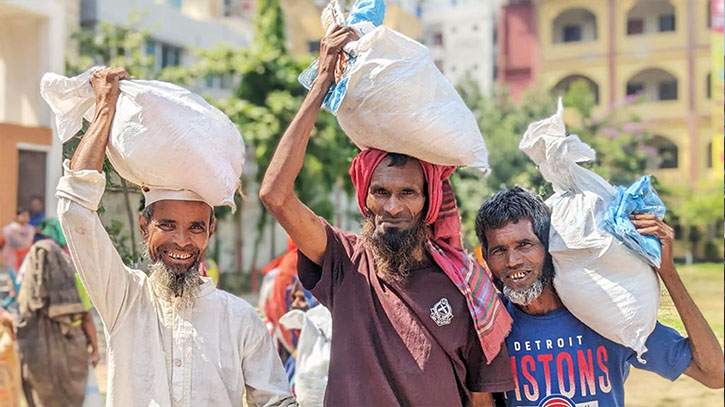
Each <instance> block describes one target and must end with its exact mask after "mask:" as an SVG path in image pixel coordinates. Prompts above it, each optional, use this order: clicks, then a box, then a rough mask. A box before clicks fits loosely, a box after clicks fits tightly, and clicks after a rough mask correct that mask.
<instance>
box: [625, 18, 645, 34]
mask: <svg viewBox="0 0 725 407" xmlns="http://www.w3.org/2000/svg"><path fill="white" fill-rule="evenodd" d="M642 33H644V20H642V19H641V18H637V19H631V20H627V35H635V34H642Z"/></svg>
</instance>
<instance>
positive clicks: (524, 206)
mask: <svg viewBox="0 0 725 407" xmlns="http://www.w3.org/2000/svg"><path fill="white" fill-rule="evenodd" d="M522 219H528V220H529V221H530V222H531V228H532V229H533V230H534V234H535V235H536V237H537V238H538V239H539V241H540V242H541V244H542V245H544V248H545V249H546V251H547V252H548V251H549V225H550V223H551V214H550V213H549V209H548V208H547V207H546V205H545V204H544V201H542V200H541V198H540V197H538V196H536V195H534V194H532V193H530V192H528V191H525V190H524V189H522V188H520V187H513V188H511V189H506V190H503V191H500V192H498V193H497V194H496V195H494V196H492V197H491V198H489V199H487V200H486V201H485V202H484V203H483V204H482V205H481V208H480V209H479V210H478V215H476V235H477V236H478V239H479V240H480V241H481V246H482V248H483V252H484V253H486V251H487V250H488V241H487V240H486V230H491V229H499V228H502V227H504V226H506V225H508V224H509V223H517V222H518V221H520V220H522Z"/></svg>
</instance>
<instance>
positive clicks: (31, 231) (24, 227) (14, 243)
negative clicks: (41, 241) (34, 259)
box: [2, 208, 35, 295]
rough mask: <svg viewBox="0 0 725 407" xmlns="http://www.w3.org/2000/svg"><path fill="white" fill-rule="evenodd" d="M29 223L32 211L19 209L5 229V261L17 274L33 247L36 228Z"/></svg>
mask: <svg viewBox="0 0 725 407" xmlns="http://www.w3.org/2000/svg"><path fill="white" fill-rule="evenodd" d="M29 221H30V211H28V210H27V209H22V208H21V209H18V211H17V213H16V216H15V219H14V220H13V221H12V222H10V223H9V224H8V225H7V226H5V227H4V228H3V240H4V241H5V244H4V245H3V249H2V256H3V261H4V262H5V265H6V266H9V267H11V268H12V270H13V271H15V272H17V270H18V269H20V265H21V264H22V263H23V259H24V258H25V255H26V254H27V253H28V250H30V246H32V245H33V240H34V237H35V227H33V226H32V225H30V223H29ZM13 295H14V293H13Z"/></svg>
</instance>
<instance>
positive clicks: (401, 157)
mask: <svg viewBox="0 0 725 407" xmlns="http://www.w3.org/2000/svg"><path fill="white" fill-rule="evenodd" d="M385 157H386V158H387V157H390V164H388V167H404V166H405V164H407V163H408V160H410V159H411V157H410V156H409V155H405V154H400V153H387V154H386V155H385Z"/></svg>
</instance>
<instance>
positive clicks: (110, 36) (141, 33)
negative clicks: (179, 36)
mask: <svg viewBox="0 0 725 407" xmlns="http://www.w3.org/2000/svg"><path fill="white" fill-rule="evenodd" d="M138 20H139V16H138V15H132V16H131V19H130V22H129V23H128V24H126V25H122V26H116V25H112V24H109V23H105V22H100V23H98V24H97V26H96V27H95V28H81V29H80V30H79V31H77V32H75V33H73V34H72V36H71V38H72V39H73V40H75V41H77V42H78V48H79V57H78V58H66V74H68V75H78V74H79V73H81V72H84V71H85V70H87V69H88V68H90V67H92V66H94V65H105V66H121V67H124V68H126V71H128V73H129V74H131V75H132V76H135V77H137V78H144V79H153V78H154V76H155V74H157V72H155V71H154V69H153V68H154V57H153V56H147V55H145V53H144V52H143V47H144V46H145V45H146V42H147V41H148V40H149V38H150V37H149V35H150V33H149V32H148V31H147V30H141V29H138V28H136V27H135V24H136V23H137V22H138Z"/></svg>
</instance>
